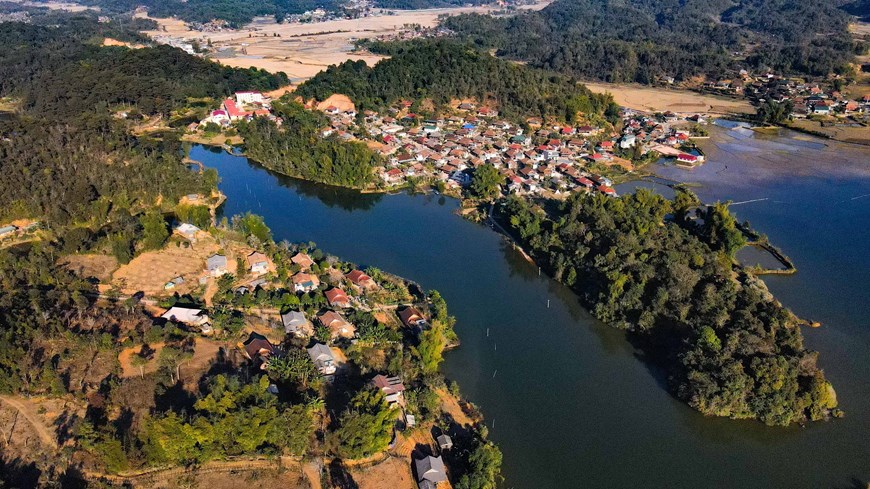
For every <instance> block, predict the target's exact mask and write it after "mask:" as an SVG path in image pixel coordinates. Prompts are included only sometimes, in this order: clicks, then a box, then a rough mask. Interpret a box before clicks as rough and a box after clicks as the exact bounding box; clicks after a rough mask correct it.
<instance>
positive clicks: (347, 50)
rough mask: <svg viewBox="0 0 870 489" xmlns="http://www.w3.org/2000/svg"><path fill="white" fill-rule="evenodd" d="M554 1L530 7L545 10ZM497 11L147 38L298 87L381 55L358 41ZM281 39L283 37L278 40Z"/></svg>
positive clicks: (406, 14)
mask: <svg viewBox="0 0 870 489" xmlns="http://www.w3.org/2000/svg"><path fill="white" fill-rule="evenodd" d="M548 3H549V1H543V2H540V3H538V4H535V5H532V6H528V7H527V8H543V7H544V6H546V5H547V4H548ZM489 11H492V8H491V7H459V8H443V9H426V10H404V11H396V14H395V15H376V16H372V17H366V18H363V19H355V20H331V21H327V22H318V23H313V24H278V23H276V22H274V20H273V19H271V18H270V19H257V20H255V21H254V22H252V23H251V24H249V25H247V26H245V27H244V28H242V29H239V30H232V31H224V32H198V31H193V30H190V29H188V28H187V26H186V25H185V24H184V22H182V21H180V20H177V19H154V20H156V21H157V22H158V23H159V24H160V27H159V29H158V30H154V31H146V32H145V34H147V35H149V36H151V37H152V38H153V39H155V40H158V41H160V40H169V39H185V40H194V39H196V40H199V41H201V44H202V45H205V44H206V43H207V42H208V41H209V40H211V42H212V45H213V47H214V48H215V49H216V50H217V51H216V54H214V55H213V58H214V59H215V60H216V61H218V62H220V63H221V64H225V65H227V66H234V67H239V68H249V67H256V68H263V69H265V70H268V71H271V72H278V71H283V72H284V73H286V74H287V76H289V77H290V79H291V80H293V81H294V82H300V81H303V80H306V79H308V78H311V77H312V76H314V75H316V74H317V73H319V72H320V71H322V70H324V69H326V68H327V67H328V66H329V65H333V64H339V63H342V62H344V61H347V60H363V61H365V62H366V63H368V64H369V65H372V64H374V63H377V62H378V61H380V60H381V59H383V57H382V56H377V55H373V54H370V53H353V52H352V50H353V43H354V41H355V40H357V39H363V38H374V37H377V36H381V35H387V34H392V33H395V32H398V31H399V30H401V29H402V28H403V27H404V26H405V25H407V24H419V25H421V26H424V27H432V26H434V25H436V24H437V23H438V17H439V16H441V15H456V14H460V13H469V12H479V13H485V12H489ZM276 35H277V36H280V37H276Z"/></svg>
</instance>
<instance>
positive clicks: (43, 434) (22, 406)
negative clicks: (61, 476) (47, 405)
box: [0, 396, 58, 450]
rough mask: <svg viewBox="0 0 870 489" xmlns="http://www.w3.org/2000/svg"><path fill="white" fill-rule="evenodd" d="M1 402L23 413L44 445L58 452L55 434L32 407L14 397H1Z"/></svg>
mask: <svg viewBox="0 0 870 489" xmlns="http://www.w3.org/2000/svg"><path fill="white" fill-rule="evenodd" d="M0 402H2V403H3V404H6V405H7V406H9V407H11V408H13V409H16V410H17V411H18V412H19V413H21V416H23V417H24V419H26V420H27V422H28V423H30V426H31V427H33V430H34V431H36V434H37V436H39V439H40V440H41V441H42V443H44V444H45V445H47V446H49V447H51V448H53V449H55V450H57V448H58V446H57V438H56V437H55V435H54V433H52V431H51V430H49V429H48V428H47V427H46V426H45V425H44V424H43V423H42V420H41V419H40V418H39V415H38V414H36V413H35V412H34V410H33V406H32V405H30V404H29V403H25V402H21V400H20V399H16V398H14V397H12V396H0Z"/></svg>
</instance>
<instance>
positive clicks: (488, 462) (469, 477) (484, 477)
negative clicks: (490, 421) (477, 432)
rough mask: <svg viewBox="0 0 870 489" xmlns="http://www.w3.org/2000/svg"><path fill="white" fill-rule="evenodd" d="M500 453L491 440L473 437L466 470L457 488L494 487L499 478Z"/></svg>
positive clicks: (480, 488)
mask: <svg viewBox="0 0 870 489" xmlns="http://www.w3.org/2000/svg"><path fill="white" fill-rule="evenodd" d="M501 464H502V453H501V450H499V448H498V447H497V446H495V445H494V444H493V443H492V442H489V441H486V440H484V439H481V438H477V439H475V442H474V447H473V448H472V450H471V455H470V456H469V457H468V465H469V468H468V472H467V473H465V474H463V475H462V477H461V478H460V479H459V483H458V484H457V486H456V487H457V489H495V487H496V486H497V485H498V483H499V481H500V480H501Z"/></svg>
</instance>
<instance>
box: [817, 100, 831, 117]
mask: <svg viewBox="0 0 870 489" xmlns="http://www.w3.org/2000/svg"><path fill="white" fill-rule="evenodd" d="M830 113H831V105H830V104H829V103H828V102H824V101H823V102H818V103H816V104H815V105H813V114H818V115H828V114H830Z"/></svg>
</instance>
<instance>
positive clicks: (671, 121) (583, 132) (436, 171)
mask: <svg viewBox="0 0 870 489" xmlns="http://www.w3.org/2000/svg"><path fill="white" fill-rule="evenodd" d="M414 105H415V103H414V101H411V100H403V101H399V102H398V103H396V105H395V106H393V107H391V108H389V110H388V111H386V112H387V113H386V114H379V113H377V112H374V111H371V110H366V111H364V112H362V113H358V112H357V110H356V109H355V107H354V105H353V104H352V103H351V102H350V101H349V100H348V99H347V98H346V97H342V96H333V97H330V99H328V100H326V101H323V102H320V103H314V102H311V103H309V104H308V108H309V109H311V110H320V111H322V112H323V113H324V114H326V116H327V117H328V120H329V126H328V127H324V128H323V129H322V131H321V136H322V137H335V138H339V139H341V140H344V141H354V140H358V141H362V142H364V143H365V144H367V145H368V146H369V147H370V148H372V149H373V150H374V151H376V152H377V153H378V154H380V155H381V156H382V157H383V161H384V165H383V166H381V167H378V168H376V169H375V172H376V176H377V179H378V181H377V183H376V184H375V185H374V188H373V190H379V191H390V190H397V189H401V188H405V187H414V188H419V187H421V186H429V187H431V188H434V189H436V190H437V191H439V192H448V193H453V194H457V195H458V194H460V193H461V191H462V189H463V188H466V187H468V186H469V185H470V184H471V181H472V175H473V173H474V170H475V169H477V168H479V167H481V166H482V165H491V166H493V167H495V168H496V169H497V170H498V171H499V173H500V174H501V176H502V177H503V178H504V180H503V182H502V185H501V189H502V192H503V193H504V194H505V195H509V194H519V195H533V196H534V195H541V196H546V197H549V198H564V197H565V196H567V195H568V194H570V193H572V192H600V193H602V194H605V195H609V196H616V195H617V193H616V191H615V190H614V188H613V184H614V180H615V179H617V180H618V179H619V178H620V177H624V176H625V175H627V174H629V173H630V172H633V171H635V170H636V167H637V164H638V163H639V162H641V163H645V162H649V161H657V160H658V159H659V157H665V158H668V159H670V160H671V161H673V162H674V163H676V164H678V165H681V166H685V167H689V168H691V167H694V166H697V165H699V164H701V163H703V161H704V155H703V153H702V152H700V151H699V150H698V149H697V148H695V147H694V144H693V143H692V138H694V137H699V136H700V137H702V136H704V135H705V134H706V133H705V130H704V129H703V127H702V125H703V124H706V123H707V120H706V119H705V118H704V117H703V116H702V115H699V114H677V113H674V112H670V111H668V112H664V113H658V114H648V113H643V112H639V111H635V110H631V109H623V110H622V113H621V118H622V121H621V125H622V129H621V130H615V129H610V128H609V127H610V126H609V124H606V123H603V124H595V125H591V124H576V125H564V124H552V123H550V122H548V121H544V120H543V119H541V118H538V117H531V118H527V119H525V120H523V121H521V122H520V123H519V124H517V123H512V122H509V121H507V120H505V119H503V118H500V117H499V113H498V111H497V110H496V109H493V108H489V107H486V106H478V105H477V104H475V103H473V102H469V101H463V102H457V103H456V104H455V106H454V107H453V108H452V110H451V113H450V115H446V116H443V117H437V118H424V117H423V116H421V115H418V114H416V113H414V112H413V111H412V110H411V109H412V107H413V106H414ZM256 116H263V117H268V118H270V119H271V120H273V121H275V122H276V124H279V125H280V123H281V121H280V119H279V118H277V117H275V116H274V115H272V114H271V112H270V100H269V98H268V97H266V96H265V95H263V94H260V93H256V92H242V93H237V94H236V95H235V97H234V98H229V99H227V100H225V101H224V102H223V104H222V106H221V108H220V109H218V110H215V111H213V112H212V113H211V114H210V115H209V117H207V118H206V119H204V120H203V121H202V122H201V123H199V124H191V126H189V127H188V130H189V131H191V132H194V133H196V132H197V131H203V130H206V131H214V130H216V129H217V128H224V129H226V128H230V127H231V126H232V124H234V123H235V122H237V121H240V120H243V119H249V118H252V117H256Z"/></svg>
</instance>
